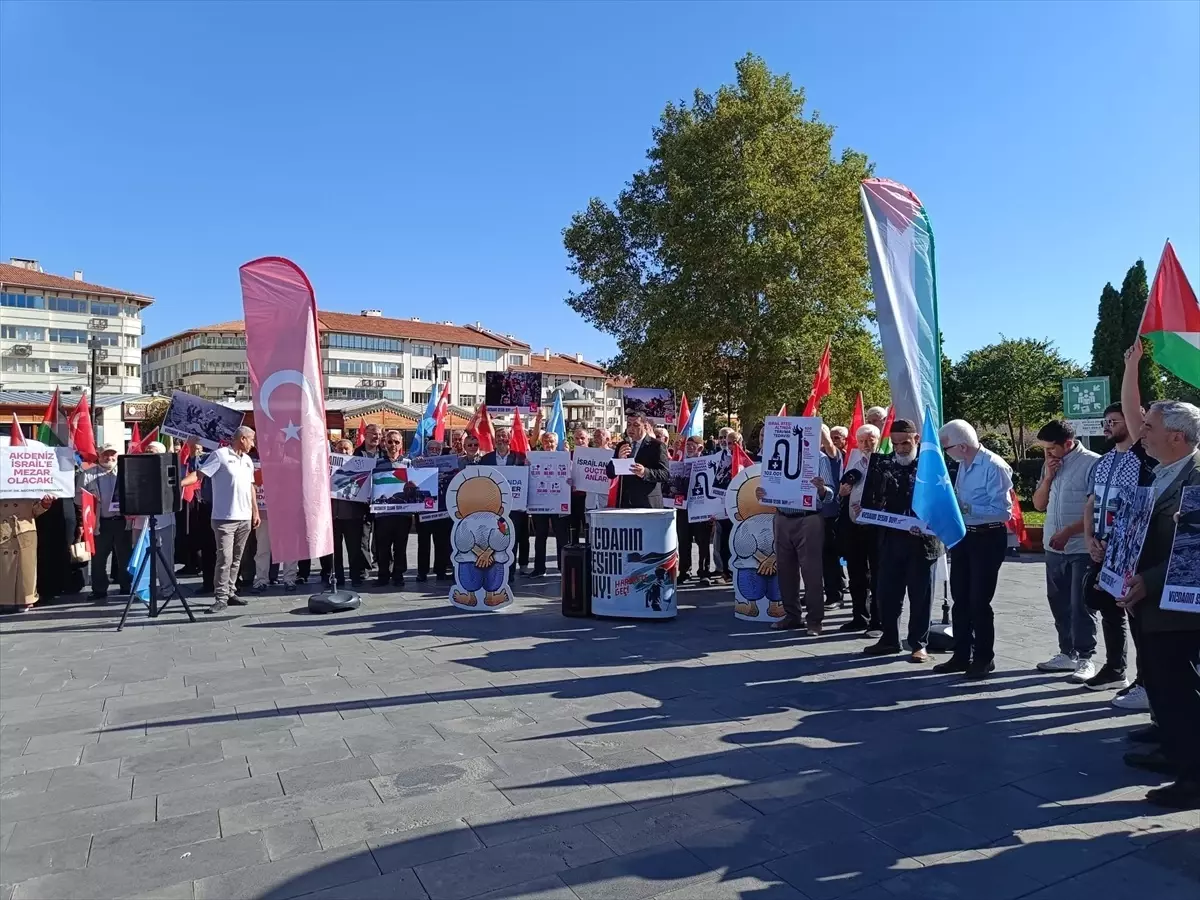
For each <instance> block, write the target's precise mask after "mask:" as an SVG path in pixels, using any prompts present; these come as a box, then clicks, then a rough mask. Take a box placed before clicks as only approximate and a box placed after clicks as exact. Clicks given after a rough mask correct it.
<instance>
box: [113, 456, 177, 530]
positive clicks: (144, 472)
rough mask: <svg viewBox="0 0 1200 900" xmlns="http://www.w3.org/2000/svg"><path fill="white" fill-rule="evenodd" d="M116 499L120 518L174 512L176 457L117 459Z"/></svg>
mask: <svg viewBox="0 0 1200 900" xmlns="http://www.w3.org/2000/svg"><path fill="white" fill-rule="evenodd" d="M117 498H118V500H119V501H120V504H121V515H123V516H165V515H166V514H167V513H173V512H178V510H179V506H180V495H179V457H178V455H176V454H174V453H134V454H129V453H126V454H125V455H123V456H120V457H118V458H117Z"/></svg>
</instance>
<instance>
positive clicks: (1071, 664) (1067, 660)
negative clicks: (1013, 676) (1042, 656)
mask: <svg viewBox="0 0 1200 900" xmlns="http://www.w3.org/2000/svg"><path fill="white" fill-rule="evenodd" d="M1037 667H1038V671H1040V672H1074V671H1075V670H1076V669H1077V668H1079V662H1078V660H1076V659H1074V658H1073V657H1070V656H1067V654H1065V653H1059V654H1058V655H1057V656H1052V657H1051V658H1050V659H1048V660H1046V661H1045V662H1040V663H1038V664H1037ZM1092 674H1095V673H1092Z"/></svg>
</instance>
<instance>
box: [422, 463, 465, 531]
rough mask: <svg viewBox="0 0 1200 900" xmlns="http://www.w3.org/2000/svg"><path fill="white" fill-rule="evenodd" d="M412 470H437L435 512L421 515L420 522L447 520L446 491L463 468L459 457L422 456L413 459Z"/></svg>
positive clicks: (448, 516)
mask: <svg viewBox="0 0 1200 900" xmlns="http://www.w3.org/2000/svg"><path fill="white" fill-rule="evenodd" d="M412 466H413V468H416V469H437V472H438V476H437V511H436V512H423V513H421V521H422V522H436V521H437V520H438V519H449V518H450V513H448V512H446V489H447V488H448V487H449V486H450V482H451V481H453V480H454V476H455V475H457V474H458V471H459V470H460V469H461V468H462V467H463V461H462V457H461V456H457V455H454V454H448V455H446V456H422V457H419V458H417V459H414V460H413V462H412Z"/></svg>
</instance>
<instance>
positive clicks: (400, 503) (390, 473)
mask: <svg viewBox="0 0 1200 900" xmlns="http://www.w3.org/2000/svg"><path fill="white" fill-rule="evenodd" d="M437 490H438V470H437V469H433V468H426V469H422V468H416V467H414V466H410V465H403V464H401V463H400V462H399V461H397V462H394V463H393V462H392V461H391V460H389V459H377V460H375V469H374V471H373V472H372V473H371V512H373V513H429V512H437V506H438V494H437Z"/></svg>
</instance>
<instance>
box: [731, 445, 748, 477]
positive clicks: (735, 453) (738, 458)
mask: <svg viewBox="0 0 1200 900" xmlns="http://www.w3.org/2000/svg"><path fill="white" fill-rule="evenodd" d="M729 452H730V455H731V456H732V457H733V462H732V464H731V465H730V467H729V474H730V475H736V474H737V473H738V472H740V471H742V469H748V468H749V467H750V466H752V465H754V459H753V457H751V456H750V454H749V453H747V452H746V451H745V450H743V449H742V445H741V444H734V445H733V449H732V450H730V451H729Z"/></svg>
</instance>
